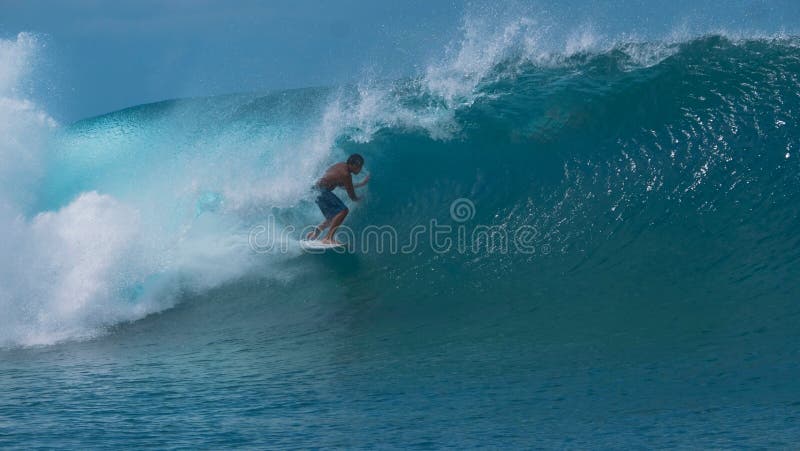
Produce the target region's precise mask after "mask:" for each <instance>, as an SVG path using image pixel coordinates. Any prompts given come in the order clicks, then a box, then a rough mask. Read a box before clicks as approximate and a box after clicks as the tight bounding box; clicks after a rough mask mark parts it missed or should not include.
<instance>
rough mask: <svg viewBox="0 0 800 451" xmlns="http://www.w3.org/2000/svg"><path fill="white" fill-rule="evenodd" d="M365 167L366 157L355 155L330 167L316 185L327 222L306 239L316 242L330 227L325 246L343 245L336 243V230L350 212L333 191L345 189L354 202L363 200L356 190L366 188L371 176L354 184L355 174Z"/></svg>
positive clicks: (318, 201) (318, 198) (320, 207)
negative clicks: (340, 188) (337, 188)
mask: <svg viewBox="0 0 800 451" xmlns="http://www.w3.org/2000/svg"><path fill="white" fill-rule="evenodd" d="M363 166H364V157H362V156H361V155H359V154H357V153H354V154H352V155H350V157H348V158H347V161H346V162H344V163H336V164H334V165H333V166H331V167H329V168H328V170H327V171H325V174H324V175H323V176H322V178H320V179H319V180H318V181H317V183H316V184H315V185H314V188H315V189H316V190H318V191H319V196H317V205H318V206H319V209H320V210H321V211H322V214H323V215H324V216H325V221H323V222H322V224H320V225H318V226H317V227H315V228H314V230H313V231H312V232H311V233H309V234H308V236H306V239H309V240H316V239H317V238H318V237H319V236H320V235H321V234H322V232H323V231H324V230H325V229H327V228H328V227H330V230H329V231H328V234H327V235H326V236H325V238H324V239H323V240H322V242H323V243H325V244H341V243H339V242H338V241H336V239H335V236H336V229H338V228H339V226H340V225H342V221H344V218H345V217H347V213H349V212H350V210H349V209H348V208H347V206H345V204H344V202H342V200H341V199H339V198H338V197H337V196H336V194H333V190H334V188H336V187H339V186H341V187H343V188H344V189H345V190H347V195H348V196H350V199H352V200H354V201H359V200H361V198H360V197H358V196H356V190H355V189H356V188H358V187H361V186H364V185H366V184H367V182H369V175H367V176H366V177H365V178H364V180H362V181H361V182H359V183H356V184H355V185H354V184H353V174H358V173H359V172H361V168H362V167H363Z"/></svg>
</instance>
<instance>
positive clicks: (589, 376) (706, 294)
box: [0, 35, 800, 448]
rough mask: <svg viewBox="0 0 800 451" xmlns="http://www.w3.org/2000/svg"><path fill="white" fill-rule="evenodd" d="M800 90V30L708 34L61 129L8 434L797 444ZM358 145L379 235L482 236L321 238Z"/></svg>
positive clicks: (31, 170)
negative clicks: (330, 249)
mask: <svg viewBox="0 0 800 451" xmlns="http://www.w3.org/2000/svg"><path fill="white" fill-rule="evenodd" d="M459 61H460V62H459ZM798 74H800V49H798V46H797V41H796V40H795V39H793V38H786V37H780V38H751V39H740V38H732V37H726V36H722V35H708V36H704V37H700V38H693V39H686V40H684V41H679V42H652V43H619V44H615V45H613V46H611V47H609V48H603V49H592V48H589V49H578V50H577V51H574V52H571V53H564V54H556V55H552V54H538V53H530V52H527V53H526V51H525V50H524V49H523V48H517V47H513V48H510V49H506V50H504V51H503V52H501V53H498V54H496V55H494V58H493V59H491V60H490V61H487V60H481V61H480V64H478V63H475V64H474V65H470V66H469V67H465V66H464V64H463V58H462V59H459V58H456V59H454V60H453V61H444V62H442V64H441V65H439V66H434V67H432V68H430V69H429V70H428V71H427V72H426V73H425V75H421V76H419V77H414V78H408V79H402V80H393V81H381V82H371V83H364V84H361V85H357V86H344V87H333V88H314V89H300V90H294V91H286V92H273V93H260V94H259V93H256V94H238V95H231V96H223V97H212V98H198V99H181V100H174V101H166V102H161V103H156V104H150V105H142V106H137V107H133V108H130V109H127V110H123V111H119V112H115V113H111V114H108V115H105V116H101V117H97V118H91V119H86V120H83V121H79V122H77V123H75V124H72V125H68V126H63V127H58V126H51V125H48V124H47V123H46V121H38V122H37V121H36V120H33V119H32V120H31V121H29V122H30V123H31V124H33V125H30V127H31V130H32V132H31V133H35V134H37V136H38V134H43V135H44V136H46V137H47V139H46V140H43V142H42V143H41V150H40V154H39V156H38V158H33V159H32V161H33V163H30V164H28V165H25V166H23V165H22V163H20V165H19V166H16V167H15V171H14V173H13V174H11V175H8V173H6V172H2V171H0V188H2V189H3V190H4V191H3V193H4V195H3V198H2V200H3V203H2V206H3V208H2V209H0V220H1V221H2V222H0V224H2V227H3V230H4V231H5V232H6V236H8V237H9V239H8V240H6V242H5V243H3V244H2V245H0V249H2V250H3V252H4V255H8V256H16V257H10V258H9V262H10V263H9V262H6V263H4V264H3V266H1V267H0V269H2V275H0V281H2V282H3V285H2V286H3V290H0V305H1V306H2V307H3V308H4V309H5V310H6V312H7V313H6V314H5V315H4V316H5V317H4V318H3V319H2V320H0V326H2V327H0V343H1V344H2V346H3V347H2V349H1V350H0V374H2V378H1V379H0V445H2V446H4V447H20V448H30V447H45V448H46V447H56V446H68V447H76V448H94V447H97V448H107V447H122V446H126V447H128V446H134V447H138V446H153V447H192V448H194V447H198V446H205V447H212V448H216V447H224V446H244V447H276V448H286V447H316V446H319V447H348V448H349V447H357V448H365V447H404V448H405V447H414V448H439V447H454V448H462V447H478V446H491V447H530V446H542V447H598V448H612V447H613V448H617V447H625V448H631V447H634V448H635V447H648V448H649V447H673V446H679V447H746V446H752V447H791V446H793V445H792V444H793V443H794V442H795V441H796V439H797V437H798V434H800V429H799V428H798V413H799V412H800V397H799V396H798V390H797V384H796V380H797V377H798V376H800V365H798V359H797V355H798V350H799V348H798V338H800V337H799V336H798V329H797V319H798V318H799V317H800V305H798V303H797V293H798V288H800V287H798V282H797V281H798V280H800V279H798V276H799V275H800V274H798V269H797V267H798V266H797V263H798V259H800V243H799V242H798V241H800V235H799V234H798V232H797V217H798V205H800V204H798V200H799V199H798V193H800V191H798V184H799V182H800V179H799V178H798V154H797V152H798V145H799V144H800V143H799V142H798V140H799V137H800V134H798V128H797V114H798V109H799V108H800V96H798V92H800V90H799V89H798V88H800V80H798ZM28 111H29V110H28ZM351 152H359V153H361V154H363V155H364V156H365V158H366V160H367V171H369V172H370V173H371V174H372V181H371V182H370V184H369V185H368V187H367V188H366V190H365V201H364V202H363V203H362V204H359V205H356V206H354V207H353V209H352V213H351V215H350V217H349V218H348V220H347V225H348V226H349V227H350V228H351V229H352V230H353V232H354V235H353V236H352V237H351V243H352V244H354V245H360V244H362V243H361V242H359V241H358V240H359V237H360V236H361V235H359V233H360V232H361V231H363V230H365V229H367V228H368V227H371V226H392V227H394V230H395V231H396V233H397V236H398V239H399V241H400V243H399V244H400V245H405V244H409V242H410V239H409V237H411V236H412V235H413V232H412V231H413V229H414V227H416V226H430V224H431V221H433V220H435V221H437V224H439V225H442V226H450V227H452V229H451V231H452V233H451V234H450V235H449V237H450V238H451V239H452V240H453V241H452V243H453V246H452V247H451V248H449V249H447V250H443V249H442V248H440V247H438V243H435V242H434V241H435V240H434V238H433V237H432V236H431V235H428V234H422V235H420V236H418V237H417V238H418V241H416V244H417V246H416V247H415V248H414V249H413V251H407V252H405V251H397V252H390V251H389V250H387V249H384V251H383V252H380V251H378V250H377V249H375V248H369V249H364V248H362V247H356V248H354V249H353V252H350V253H346V254H335V253H328V254H324V255H309V254H303V253H302V252H300V250H299V249H298V247H297V243H296V240H297V239H298V238H299V237H300V236H301V235H300V233H299V230H300V229H301V228H302V227H304V226H306V225H308V224H313V223H315V222H316V221H319V220H320V219H321V218H320V217H319V213H318V212H317V211H316V209H315V206H314V204H313V193H311V192H310V191H309V189H308V187H309V186H310V185H311V183H312V182H313V181H314V179H315V177H316V176H318V174H319V173H320V171H321V170H322V169H324V167H325V166H326V165H327V164H329V163H331V162H334V161H338V160H340V159H342V158H343V157H345V156H346V155H347V154H349V153H351ZM25 173H28V174H35V175H36V177H32V178H31V179H32V180H34V181H33V182H30V183H28V184H27V185H26V184H22V185H20V183H19V182H18V180H17V179H15V177H17V176H19V174H25ZM12 187H13V189H12ZM456 201H459V202H461V203H460V205H461V206H462V207H465V208H467V215H466V216H460V215H459V214H458V210H451V207H454V202H456ZM268 224H272V225H273V226H274V227H277V228H281V227H288V226H294V227H295V230H294V231H292V232H288V233H287V234H286V235H281V236H280V237H278V238H276V239H277V240H278V241H277V242H278V243H279V244H283V245H285V247H286V249H285V251H283V250H280V249H279V248H277V247H275V248H270V249H261V248H256V247H254V246H253V245H252V244H253V241H252V237H253V231H254V230H258V227H259V226H265V225H268ZM479 226H492V227H497V229H495V230H505V231H507V232H509V233H513V232H514V231H516V230H520V228H523V227H527V228H528V229H526V230H530V231H532V232H533V235H532V239H531V241H530V242H528V243H527V244H528V245H529V247H528V248H526V249H527V250H528V251H529V252H521V251H520V249H519V248H518V247H515V246H514V245H513V243H511V245H509V246H504V245H503V242H502V240H501V241H491V240H489V241H480V240H479V241H477V246H476V247H475V248H472V247H470V246H467V247H466V248H459V247H458V243H459V242H458V239H459V238H458V237H459V235H458V233H459V230H461V229H463V230H465V233H466V235H465V237H467V236H469V237H472V232H473V231H474V230H475V229H476V228H477V227H479ZM460 228H461V229H460ZM272 230H274V229H272ZM284 230H289V229H284ZM267 236H268V237H269V235H267ZM470 244H471V242H470Z"/></svg>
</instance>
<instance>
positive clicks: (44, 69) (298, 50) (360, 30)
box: [0, 0, 800, 121]
mask: <svg viewBox="0 0 800 451" xmlns="http://www.w3.org/2000/svg"><path fill="white" fill-rule="evenodd" d="M480 3H481V2H471V3H465V2H461V1H454V0H406V1H402V2H399V1H397V2H396V1H381V0H337V1H323V0H318V1H312V0H292V1H286V0H272V1H249V0H248V1H245V0H231V1H211V0H169V1H166V0H163V1H155V0H138V1H126V0H122V1H101V0H64V1H47V0H0V37H2V38H10V37H13V36H15V35H16V34H17V33H19V32H22V31H27V32H34V33H39V34H40V35H41V36H42V40H43V42H44V43H45V44H46V47H45V48H44V49H43V52H42V55H41V56H42V57H41V58H40V60H41V61H42V64H41V65H40V72H39V77H40V79H41V81H42V83H41V84H42V86H40V87H39V89H38V92H39V95H38V96H39V97H42V98H41V99H37V100H39V101H40V102H42V103H44V104H45V106H46V107H47V109H48V111H50V112H51V113H52V114H53V115H54V116H55V117H56V118H58V119H60V120H63V121H72V120H76V119H79V118H82V117H87V116H92V115H97V114H102V113H105V112H108V111H113V110H117V109H120V108H124V107H127V106H132V105H137V104H142V103H147V102H153V101H158V100H163V99H168V98H176V97H187V96H198V95H214V94H221V93H229V92H243V91H261V90H272V89H283V88H292V87H304V86H312V85H333V84H340V83H345V82H353V81H357V80H359V79H361V78H363V77H365V76H374V77H381V78H391V77H398V76H403V75H410V74H413V73H416V72H418V71H419V70H420V69H421V68H424V66H425V65H426V64H428V62H430V61H431V60H433V59H435V58H437V57H441V55H442V54H443V52H444V50H445V48H446V46H447V45H448V43H453V42H454V41H455V42H457V40H458V36H459V33H460V31H459V26H460V25H461V23H462V20H463V18H464V15H465V11H471V12H472V13H473V14H478V15H481V14H489V15H497V16H504V17H511V16H514V15H516V14H521V13H524V14H532V15H535V16H539V17H546V18H547V20H548V21H549V22H550V23H552V24H555V25H556V27H554V28H553V29H557V28H559V26H560V27H562V28H569V27H575V26H579V25H581V24H590V25H591V26H592V27H593V28H594V29H596V30H599V31H600V32H602V33H612V34H613V33H620V32H635V33H637V34H638V35H646V34H647V33H649V32H657V33H665V32H667V31H668V30H669V29H670V28H674V27H676V26H679V25H680V24H682V23H689V24H691V25H693V26H695V27H696V26H708V27H712V28H713V26H717V25H719V26H722V27H725V28H728V29H731V28H733V29H760V30H764V31H772V32H774V31H778V30H780V29H786V28H789V30H788V31H790V32H791V31H793V29H792V27H796V25H795V24H797V23H798V22H799V20H798V19H800V2H798V1H793V0H724V1H722V0H719V1H700V0H674V1H672V2H669V3H668V4H667V2H661V1H649V0H616V1H611V0H609V1H600V0H559V1H556V0H531V1H521V0H518V1H514V2H509V3H505V4H503V6H502V7H496V6H492V7H486V5H485V4H484V5H480ZM494 3H495V2H489V4H494ZM476 11H477V13H476ZM657 33H656V34H657Z"/></svg>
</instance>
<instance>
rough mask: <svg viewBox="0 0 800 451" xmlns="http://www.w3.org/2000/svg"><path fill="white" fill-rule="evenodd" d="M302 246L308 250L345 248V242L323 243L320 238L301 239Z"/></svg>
mask: <svg viewBox="0 0 800 451" xmlns="http://www.w3.org/2000/svg"><path fill="white" fill-rule="evenodd" d="M300 248H301V249H303V250H306V251H325V250H328V249H343V248H344V244H331V243H323V242H322V241H318V240H300Z"/></svg>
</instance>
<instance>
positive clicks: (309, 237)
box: [306, 228, 321, 241]
mask: <svg viewBox="0 0 800 451" xmlns="http://www.w3.org/2000/svg"><path fill="white" fill-rule="evenodd" d="M320 232H321V230H319V228H316V229H314V230H312V231H311V232H308V235H306V239H307V240H309V241H314V240H316V239H317V237H319V234H320Z"/></svg>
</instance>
